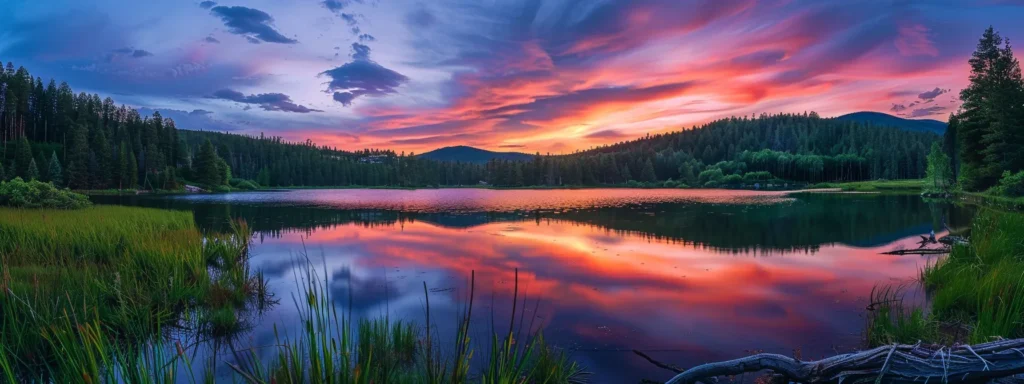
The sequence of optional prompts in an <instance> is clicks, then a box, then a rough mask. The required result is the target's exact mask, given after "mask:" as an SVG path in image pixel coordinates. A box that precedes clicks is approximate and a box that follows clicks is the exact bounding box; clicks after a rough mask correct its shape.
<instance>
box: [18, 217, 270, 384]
mask: <svg viewBox="0 0 1024 384" xmlns="http://www.w3.org/2000/svg"><path fill="white" fill-rule="evenodd" d="M234 229H235V232H234V233H232V234H210V235H206V236H204V235H202V234H201V233H200V232H199V230H198V229H197V228H196V227H195V224H194V220H193V219H192V214H191V213H188V212H177V211H165V210H155V209H146V208H130V207H116V206H96V207H90V208H85V209H80V210H71V211H69V210H24V209H11V208H0V340H2V343H0V345H2V347H0V355H4V357H3V358H0V367H3V366H7V367H9V368H10V369H11V370H12V371H16V372H17V374H18V375H21V377H22V378H23V379H24V381H35V380H40V381H46V380H47V378H56V377H60V376H61V375H65V374H67V372H76V373H74V374H73V376H75V377H76V379H75V380H71V381H80V380H92V381H93V382H99V381H98V380H102V379H103V377H106V376H109V375H110V372H107V371H106V370H108V369H112V367H114V366H116V367H121V368H125V367H128V366H130V365H131V364H111V362H112V361H116V358H117V356H118V355H125V354H129V355H133V356H134V355H135V354H136V352H138V351H136V350H135V347H134V346H135V345H138V344H140V343H147V342H152V341H154V340H157V339H159V337H158V336H160V335H161V334H162V330H163V329H165V328H168V327H175V328H181V327H188V326H189V324H186V323H187V319H186V318H187V317H198V318H199V319H201V321H199V322H197V324H198V325H197V327H198V328H203V329H212V330H214V331H217V332H220V331H224V330H223V329H221V328H220V327H218V325H223V323H225V322H223V321H221V320H223V318H218V317H216V316H201V315H204V314H206V313H212V314H223V313H224V309H225V308H227V310H228V312H231V313H232V314H233V310H235V309H238V308H239V307H243V306H245V305H246V304H248V303H250V302H260V301H261V300H262V302H263V303H266V302H267V301H266V299H259V300H257V299H248V298H249V297H252V295H253V294H254V293H265V288H264V287H265V284H264V283H262V282H259V281H257V279H259V278H260V277H261V276H259V275H252V274H250V272H249V271H248V267H247V263H244V262H242V260H244V258H245V255H246V252H247V249H248V242H249V237H250V236H251V233H250V232H249V231H248V228H247V227H246V226H245V225H244V223H241V224H238V225H236V226H235V227H234ZM213 260H216V261H218V262H220V263H222V264H224V265H221V266H217V265H213V264H214V263H213V262H212V261H213ZM218 292H223V293H221V294H218ZM220 297H228V298H229V299H225V300H223V301H220V302H219V301H217V300H218V298H220ZM238 297H244V298H246V299H243V300H241V301H239V300H238ZM196 314H198V315H197V316H193V315H196ZM209 319H212V320H217V321H218V322H217V323H214V325H210V324H209V323H208V322H207V321H205V320H209ZM217 332H211V334H215V333H217ZM121 357H122V358H124V357H125V356H121ZM132 359H135V358H134V357H133V358H132ZM69 370H71V371H69ZM69 380H70V379H69ZM56 381H57V382H67V381H65V380H56Z"/></svg>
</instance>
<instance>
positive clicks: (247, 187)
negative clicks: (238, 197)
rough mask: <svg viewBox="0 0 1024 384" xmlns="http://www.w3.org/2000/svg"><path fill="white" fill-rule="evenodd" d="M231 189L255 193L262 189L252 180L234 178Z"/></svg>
mask: <svg viewBox="0 0 1024 384" xmlns="http://www.w3.org/2000/svg"><path fill="white" fill-rule="evenodd" d="M230 184H231V187H232V188H235V189H241V190H243V191H254V190H257V189H260V186H259V185H258V184H256V183H255V182H254V181H252V180H246V179H240V178H237V177H236V178H234V179H231V183H230Z"/></svg>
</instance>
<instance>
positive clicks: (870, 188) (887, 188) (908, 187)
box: [810, 179, 925, 193]
mask: <svg viewBox="0 0 1024 384" xmlns="http://www.w3.org/2000/svg"><path fill="white" fill-rule="evenodd" d="M924 185H925V182H924V180H923V179H910V180H870V181H852V182H845V183H818V184H815V185H812V186H810V188H839V189H841V190H843V191H847V192H905V193H911V192H913V193H920V192H921V191H922V190H924Z"/></svg>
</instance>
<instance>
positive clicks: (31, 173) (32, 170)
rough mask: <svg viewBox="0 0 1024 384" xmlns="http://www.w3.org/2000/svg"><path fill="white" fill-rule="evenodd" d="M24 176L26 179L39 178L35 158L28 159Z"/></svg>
mask: <svg viewBox="0 0 1024 384" xmlns="http://www.w3.org/2000/svg"><path fill="white" fill-rule="evenodd" d="M25 178H26V179H27V180H37V179H39V166H37V165H36V159H32V160H29V162H28V171H26V172H25Z"/></svg>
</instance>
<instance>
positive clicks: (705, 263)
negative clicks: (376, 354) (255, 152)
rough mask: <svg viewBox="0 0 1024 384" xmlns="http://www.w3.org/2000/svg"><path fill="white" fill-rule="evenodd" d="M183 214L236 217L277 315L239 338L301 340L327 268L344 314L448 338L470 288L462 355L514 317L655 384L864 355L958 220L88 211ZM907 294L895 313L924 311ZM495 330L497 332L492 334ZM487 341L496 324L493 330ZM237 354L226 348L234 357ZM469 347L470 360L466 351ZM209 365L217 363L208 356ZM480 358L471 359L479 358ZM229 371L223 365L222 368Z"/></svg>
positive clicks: (241, 202)
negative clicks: (308, 295) (882, 307)
mask: <svg viewBox="0 0 1024 384" xmlns="http://www.w3.org/2000/svg"><path fill="white" fill-rule="evenodd" d="M93 199H94V201H96V202H98V203H106V204H128V205H142V206H151V207H161V208H170V209H181V210H191V211H192V212H194V214H195V218H196V221H197V223H198V224H199V225H200V227H201V228H203V229H206V230H222V229H224V228H225V227H226V226H227V225H228V222H229V220H230V219H231V218H244V219H245V220H246V221H247V222H248V223H249V225H250V226H251V227H252V228H253V229H254V230H255V231H256V241H255V242H254V246H253V248H252V259H251V264H252V266H253V267H254V268H255V269H258V270H262V271H263V273H264V274H265V276H266V277H267V278H268V280H269V284H270V288H271V289H272V291H273V292H274V293H275V295H276V297H277V298H278V299H279V300H280V304H279V305H277V306H275V307H273V308H272V309H270V310H269V311H267V312H265V313H261V314H254V315H252V316H251V317H250V320H249V322H250V324H251V328H250V329H248V330H247V331H246V332H244V333H243V334H241V335H239V336H237V337H236V338H235V341H234V342H235V343H236V344H237V343H241V344H243V345H252V346H260V345H269V344H272V343H273V340H274V327H273V324H275V323H276V324H278V326H279V327H280V328H279V329H285V330H287V329H288V328H289V327H294V326H295V324H297V322H298V320H297V318H298V314H297V313H296V309H295V308H296V306H295V305H294V303H293V302H292V300H293V299H292V298H293V297H295V295H299V294H300V292H299V291H298V288H297V285H296V278H297V276H301V271H303V270H305V268H306V266H307V258H308V262H309V263H312V264H313V265H314V266H315V268H316V269H317V270H318V271H323V270H325V269H326V271H325V272H326V273H325V274H326V276H328V277H329V282H328V287H329V289H330V291H331V292H332V294H333V297H334V298H335V300H336V301H337V303H338V304H339V307H341V308H352V310H353V313H354V314H355V315H356V316H369V317H375V316H382V315H388V316H391V317H392V318H401V319H406V320H410V321H415V322H419V323H422V320H423V318H424V309H425V300H424V287H423V283H424V282H425V283H426V285H427V287H428V294H429V295H430V309H431V316H432V317H433V318H434V319H437V320H432V322H433V323H434V324H438V329H437V331H438V332H439V334H440V337H441V339H442V340H450V339H452V337H451V335H453V334H454V331H455V330H454V325H451V326H449V324H454V320H453V319H455V318H456V316H457V314H458V312H459V310H461V309H462V308H464V306H465V305H466V301H467V300H466V297H467V296H468V291H469V289H468V288H469V287H468V285H469V278H470V275H471V273H475V276H476V284H475V300H474V312H473V313H474V316H473V324H472V327H473V328H471V333H472V334H473V335H474V337H473V340H485V339H488V338H489V337H490V336H489V335H490V332H491V327H492V324H494V323H497V324H502V323H504V324H506V326H507V323H508V318H509V316H510V315H511V308H510V306H511V302H512V296H513V286H514V282H515V279H514V274H515V270H516V269H518V271H519V272H518V279H519V280H518V284H519V292H518V299H519V300H520V304H521V305H522V304H523V300H524V298H525V305H523V306H522V307H521V308H520V309H519V311H520V312H519V314H518V315H517V316H525V318H526V319H527V322H526V323H527V324H532V326H533V328H536V329H540V328H543V334H544V337H545V340H546V341H547V342H548V343H549V344H553V345H556V346H558V347H559V348H563V349H565V350H566V351H569V352H570V353H571V356H572V358H573V359H575V360H577V361H579V362H580V363H581V364H583V365H584V366H585V367H586V368H587V370H589V371H590V372H593V373H594V375H593V376H591V381H592V382H599V383H605V382H608V383H621V382H639V381H640V380H641V379H650V380H665V379H667V378H669V377H671V373H669V372H667V371H664V370H662V369H660V368H657V367H655V366H653V365H651V364H650V363H648V362H646V361H644V360H643V359H641V358H640V357H638V356H636V355H634V354H633V353H632V352H631V351H632V350H633V349H637V350H641V351H644V352H646V353H647V354H649V355H650V356H652V357H654V358H655V359H658V360H660V361H663V362H667V363H670V364H674V365H677V366H681V367H690V366H693V365H697V364H701V363H706V362H710V361H717V360H725V359H732V358H737V357H742V356H745V355H749V354H751V353H756V352H761V351H763V352H774V353H780V354H784V355H790V356H797V357H799V358H803V359H817V358H821V357H825V356H829V355H833V354H835V353H839V352H848V351H851V350H854V349H857V348H860V347H863V344H864V341H863V340H864V328H865V322H866V320H865V316H864V315H865V307H866V306H867V305H868V304H869V302H868V301H869V300H868V296H869V294H870V292H871V289H872V287H874V286H876V285H878V284H887V283H894V282H895V283H899V282H901V281H909V280H912V279H914V278H916V276H917V274H918V271H919V270H920V268H921V267H922V266H924V265H925V263H928V262H934V261H933V260H934V259H932V258H930V257H921V256H890V255H882V254H880V252H884V251H889V250H893V249H899V248H910V247H916V246H917V244H916V241H917V240H919V239H920V238H919V237H918V236H919V235H921V234H927V233H928V232H929V231H931V230H935V231H936V232H937V233H939V234H941V233H942V230H943V228H944V225H943V223H946V224H948V226H949V227H954V228H957V227H963V226H966V225H967V223H968V222H969V220H970V218H971V217H972V214H973V212H972V210H971V209H970V208H968V207H958V206H953V205H949V204H939V203H927V202H925V201H924V200H922V199H921V198H920V197H918V196H916V195H877V194H839V193H801V194H787V193H785V192H757V191H733V190H667V189H650V190H638V189H583V190H486V189H436V190H433V189H432V190H414V191H407V190H374V189H361V190H294V191H274V192H248V193H228V194H210V195H179V196H142V197H136V196H132V197H109V196H107V197H94V198H93ZM914 287H916V286H915V285H910V286H908V291H907V292H908V300H911V301H913V300H924V297H923V294H922V293H921V292H919V291H918V290H917V289H916V288H914ZM492 319H493V320H492ZM499 327H500V325H499ZM236 347H237V345H236ZM478 349H479V348H478ZM204 353H218V354H222V355H228V354H229V353H230V352H227V351H225V350H223V349H219V348H218V347H216V346H215V347H211V349H210V351H206V352H204ZM485 354H486V353H483V352H478V357H477V360H479V359H482V358H483V356H484V355H485ZM224 358H225V359H230V356H227V357H224Z"/></svg>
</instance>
